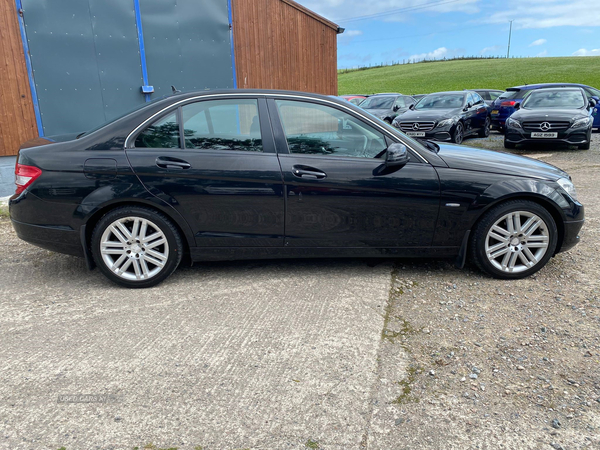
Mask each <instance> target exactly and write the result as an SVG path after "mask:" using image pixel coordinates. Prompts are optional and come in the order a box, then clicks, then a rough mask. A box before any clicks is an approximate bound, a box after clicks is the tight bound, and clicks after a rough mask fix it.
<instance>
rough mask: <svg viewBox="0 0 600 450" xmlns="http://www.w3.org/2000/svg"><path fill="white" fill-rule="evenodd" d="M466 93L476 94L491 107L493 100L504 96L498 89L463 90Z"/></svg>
mask: <svg viewBox="0 0 600 450" xmlns="http://www.w3.org/2000/svg"><path fill="white" fill-rule="evenodd" d="M465 90H468V91H473V92H477V93H478V94H479V95H481V98H482V99H483V101H484V102H485V103H486V105H488V106H492V103H494V100H496V99H497V98H498V97H500V96H501V95H502V94H504V91H501V90H499V89H465Z"/></svg>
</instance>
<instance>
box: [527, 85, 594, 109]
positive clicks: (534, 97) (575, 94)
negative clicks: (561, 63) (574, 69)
mask: <svg viewBox="0 0 600 450" xmlns="http://www.w3.org/2000/svg"><path fill="white" fill-rule="evenodd" d="M585 103H586V102H585V98H584V97H583V94H582V93H581V91H580V90H579V89H569V90H566V89H560V90H554V89H539V90H535V91H532V92H531V93H530V94H529V95H528V96H527V97H526V98H525V101H524V102H523V108H528V109H538V108H576V109H578V108H583V107H584V106H585Z"/></svg>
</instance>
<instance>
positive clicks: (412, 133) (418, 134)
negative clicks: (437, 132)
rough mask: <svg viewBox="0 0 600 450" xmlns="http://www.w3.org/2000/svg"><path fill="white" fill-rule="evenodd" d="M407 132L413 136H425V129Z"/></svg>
mask: <svg viewBox="0 0 600 450" xmlns="http://www.w3.org/2000/svg"><path fill="white" fill-rule="evenodd" d="M406 134H407V135H409V136H412V137H425V132H424V131H409V132H408V133H406Z"/></svg>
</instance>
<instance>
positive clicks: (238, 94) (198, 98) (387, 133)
mask: <svg viewBox="0 0 600 450" xmlns="http://www.w3.org/2000/svg"><path fill="white" fill-rule="evenodd" d="M246 97H250V98H257V99H259V100H260V99H265V100H271V99H274V98H293V99H300V100H303V101H309V102H316V103H326V104H329V105H332V106H333V107H335V108H338V109H342V110H344V111H346V112H348V113H350V114H351V115H353V116H355V117H357V118H359V119H360V120H362V121H363V122H367V123H370V124H371V125H372V126H374V127H375V128H378V129H380V130H381V131H382V132H383V134H384V135H385V136H391V138H392V139H393V140H394V141H395V142H400V143H402V144H403V145H406V147H407V148H408V149H409V150H410V151H411V152H412V153H414V154H415V156H416V157H417V159H420V160H421V161H422V162H424V163H427V164H431V165H434V164H432V163H431V162H429V160H427V159H426V158H425V157H424V156H423V155H422V154H421V152H419V151H418V150H415V149H414V148H413V146H412V145H411V143H410V141H408V142H407V141H405V140H404V139H402V138H401V137H399V136H396V135H394V134H392V133H391V132H390V131H389V130H387V129H386V128H385V127H383V126H381V125H380V124H378V123H377V122H375V121H373V120H372V119H370V118H369V117H367V116H364V115H362V114H359V113H358V112H356V111H354V109H352V108H348V107H347V106H346V105H341V104H339V103H337V102H333V101H330V100H326V99H321V98H315V97H310V96H305V95H299V94H291V93H290V94H277V93H257V92H248V93H244V92H235V93H233V92H232V93H221V94H204V95H197V96H194V97H188V98H185V99H182V100H179V101H178V102H175V103H173V104H171V105H169V106H165V107H164V108H163V109H161V110H160V111H157V112H156V113H154V114H152V115H151V116H150V117H148V118H147V119H145V120H144V121H142V123H140V124H139V125H138V126H136V127H135V128H134V129H133V130H132V131H131V132H130V133H129V134H128V135H127V137H126V138H125V143H124V149H126V150H128V149H132V148H135V147H131V139H132V137H134V135H135V137H136V136H137V133H139V132H140V130H141V129H143V128H144V127H145V126H146V125H147V124H148V123H150V122H152V121H153V120H154V119H155V118H156V117H157V116H159V115H161V114H162V113H164V112H167V110H171V109H174V108H176V107H178V106H180V105H184V104H186V103H189V102H194V101H201V100H204V99H209V98H215V99H217V98H246ZM270 112H271V111H270V108H269V113H270ZM269 115H271V114H269ZM270 127H271V128H273V119H272V118H271V123H270ZM273 131H274V130H273ZM273 134H275V133H273ZM273 137H274V138H275V140H276V137H275V136H273ZM435 159H437V158H434V160H435Z"/></svg>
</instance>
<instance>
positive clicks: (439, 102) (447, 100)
mask: <svg viewBox="0 0 600 450" xmlns="http://www.w3.org/2000/svg"><path fill="white" fill-rule="evenodd" d="M464 99H465V95H464V94H429V95H428V96H426V97H423V98H422V99H421V100H420V101H419V103H417V105H416V106H415V109H419V110H420V109H455V108H462V105H463V101H464Z"/></svg>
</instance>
